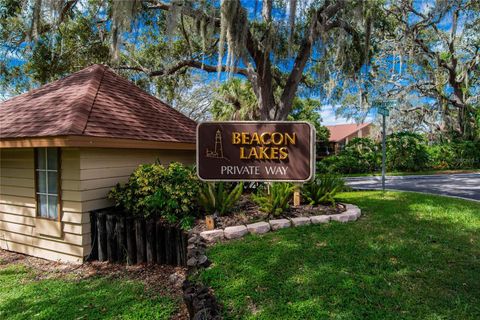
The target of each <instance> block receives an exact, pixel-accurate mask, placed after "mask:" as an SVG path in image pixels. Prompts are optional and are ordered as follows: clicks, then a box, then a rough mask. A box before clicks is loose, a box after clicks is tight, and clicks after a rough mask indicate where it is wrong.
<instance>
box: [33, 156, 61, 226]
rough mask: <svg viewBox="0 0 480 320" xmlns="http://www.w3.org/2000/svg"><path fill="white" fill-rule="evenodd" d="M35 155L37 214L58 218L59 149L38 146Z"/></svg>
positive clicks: (43, 216)
mask: <svg viewBox="0 0 480 320" xmlns="http://www.w3.org/2000/svg"><path fill="white" fill-rule="evenodd" d="M35 156H36V162H35V174H36V181H37V185H36V190H35V192H36V196H37V215H38V216H40V217H42V218H49V219H58V212H59V202H60V201H59V200H60V195H59V192H60V186H59V181H60V175H59V172H60V168H59V164H60V162H59V149H58V148H38V149H36V154H35Z"/></svg>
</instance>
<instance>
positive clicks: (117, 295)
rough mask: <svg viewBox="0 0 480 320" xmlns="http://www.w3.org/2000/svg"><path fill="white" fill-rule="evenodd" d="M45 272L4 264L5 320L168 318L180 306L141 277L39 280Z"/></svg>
mask: <svg viewBox="0 0 480 320" xmlns="http://www.w3.org/2000/svg"><path fill="white" fill-rule="evenodd" d="M41 275H42V274H41V272H40V271H35V270H34V269H31V268H29V267H26V266H25V265H19V264H11V265H6V266H3V267H2V268H0V319H62V320H67V319H89V320H90V319H169V318H170V317H171V316H172V315H173V314H174V312H175V311H176V310H177V308H178V302H177V301H175V299H174V298H173V297H169V296H166V295H159V294H158V293H154V292H151V291H149V290H146V289H145V287H144V285H143V284H142V283H140V282H139V281H132V280H126V279H112V278H109V277H105V276H103V277H92V278H88V279H82V280H75V279H41V280H37V277H38V276H41Z"/></svg>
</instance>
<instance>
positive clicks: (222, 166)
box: [197, 121, 315, 182]
mask: <svg viewBox="0 0 480 320" xmlns="http://www.w3.org/2000/svg"><path fill="white" fill-rule="evenodd" d="M314 172H315V129H314V128H313V126H312V125H310V124H309V123H307V122H289V121H277V122H273V121H264V122H261V121H255V122H253V121H252V122H248V121H232V122H203V123H200V124H199V125H198V126H197V174H198V176H199V178H200V179H201V180H205V181H291V182H306V181H309V180H310V179H311V178H312V177H313V176H314Z"/></svg>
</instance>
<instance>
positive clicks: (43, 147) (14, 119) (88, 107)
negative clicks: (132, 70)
mask: <svg viewBox="0 0 480 320" xmlns="http://www.w3.org/2000/svg"><path fill="white" fill-rule="evenodd" d="M195 128H196V123H195V122H194V121H193V120H191V119H189V118H187V117H186V116H184V115H183V114H181V113H179V112H177V111H176V110H174V109H173V108H171V107H170V106H168V105H167V104H165V103H164V102H162V101H160V100H158V99H156V98H155V97H153V96H151V95H149V94H147V93H146V92H145V91H143V90H142V89H140V88H138V87H137V86H135V85H134V84H133V83H131V82H129V81H127V80H126V79H124V78H122V77H121V76H119V75H118V74H116V73H115V72H114V71H112V70H111V69H109V68H108V67H105V66H103V65H93V66H90V67H88V68H86V69H83V70H81V71H79V72H76V73H74V74H72V75H70V76H68V77H65V78H63V79H61V80H58V81H55V82H52V83H49V84H47V85H44V86H42V87H40V88H38V89H36V90H32V91H30V92H28V93H25V94H22V95H19V96H16V97H14V98H12V99H10V100H7V101H4V102H3V103H1V104H0V247H1V248H2V249H6V250H10V251H16V252H20V253H25V254H28V255H32V256H36V257H41V258H46V259H50V260H61V261H70V262H77V263H81V262H83V261H84V258H85V257H86V256H88V255H89V253H90V250H91V240H90V238H91V236H90V215H89V212H90V211H92V210H95V209H101V208H105V207H108V206H111V205H112V203H111V202H110V201H109V200H108V199H107V193H108V192H109V190H111V188H112V187H113V186H114V185H115V184H117V183H118V182H126V181H127V180H128V177H129V175H130V174H131V173H132V172H133V171H134V170H135V168H136V167H137V166H138V165H140V164H143V163H152V162H154V161H157V160H158V161H160V162H161V163H165V164H168V163H170V162H171V161H179V162H182V163H185V164H193V163H194V162H195Z"/></svg>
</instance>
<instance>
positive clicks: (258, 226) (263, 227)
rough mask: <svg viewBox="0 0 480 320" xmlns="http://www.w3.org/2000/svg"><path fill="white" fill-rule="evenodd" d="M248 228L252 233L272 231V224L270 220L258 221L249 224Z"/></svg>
mask: <svg viewBox="0 0 480 320" xmlns="http://www.w3.org/2000/svg"><path fill="white" fill-rule="evenodd" d="M247 229H248V231H249V232H250V233H257V234H261V233H267V232H268V231H270V225H269V224H268V222H257V223H252V224H247Z"/></svg>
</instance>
